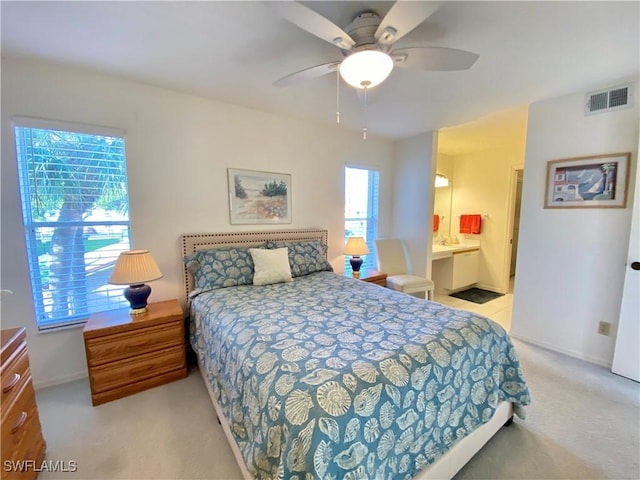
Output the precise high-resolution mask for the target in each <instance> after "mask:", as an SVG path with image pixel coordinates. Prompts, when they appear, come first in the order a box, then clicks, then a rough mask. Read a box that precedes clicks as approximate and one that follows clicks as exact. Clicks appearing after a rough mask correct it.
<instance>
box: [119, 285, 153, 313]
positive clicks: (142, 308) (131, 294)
mask: <svg viewBox="0 0 640 480" xmlns="http://www.w3.org/2000/svg"><path fill="white" fill-rule="evenodd" d="M149 295H151V287H150V286H149V285H146V284H144V283H143V284H140V285H131V286H129V287H128V288H126V289H125V291H124V298H126V299H127V300H128V301H129V306H130V307H131V312H130V313H131V314H132V315H140V314H141V313H144V312H146V311H147V298H149Z"/></svg>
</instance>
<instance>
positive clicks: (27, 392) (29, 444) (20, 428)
mask: <svg viewBox="0 0 640 480" xmlns="http://www.w3.org/2000/svg"><path fill="white" fill-rule="evenodd" d="M3 413H5V412H3ZM43 445H44V440H43V439H42V433H41V428H40V420H39V419H38V408H37V406H36V397H35V393H34V391H33V385H32V383H31V382H27V383H26V385H25V386H24V387H23V388H22V390H20V392H19V393H18V396H17V398H16V401H15V402H14V403H13V404H12V405H11V406H8V411H7V412H6V413H5V414H4V415H3V421H2V458H3V460H4V459H12V460H26V459H31V460H33V459H34V458H35V457H36V456H39V455H38V453H39V451H40V449H41V448H42V447H43Z"/></svg>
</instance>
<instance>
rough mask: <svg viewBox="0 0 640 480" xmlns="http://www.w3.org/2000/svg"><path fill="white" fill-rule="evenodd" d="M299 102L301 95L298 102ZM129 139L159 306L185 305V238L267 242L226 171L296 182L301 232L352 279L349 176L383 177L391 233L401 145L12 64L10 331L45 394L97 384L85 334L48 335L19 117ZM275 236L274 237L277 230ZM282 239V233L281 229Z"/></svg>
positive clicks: (7, 133) (6, 241) (133, 204)
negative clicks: (22, 340) (236, 202)
mask: <svg viewBox="0 0 640 480" xmlns="http://www.w3.org/2000/svg"><path fill="white" fill-rule="evenodd" d="M292 94H294V93H293V92H292ZM14 115H20V116H32V117H40V118H46V119H51V120H63V121H69V122H79V123H86V124H93V125H103V126H112V127H119V128H123V129H125V130H126V151H127V169H128V178H129V199H130V208H131V212H130V215H131V230H132V243H133V247H134V248H148V249H150V250H151V252H152V253H153V255H154V257H155V259H156V260H157V262H158V265H159V267H160V269H161V271H162V272H163V274H164V278H162V279H161V280H158V281H156V282H153V283H152V285H151V286H152V288H153V292H152V294H151V297H150V301H159V300H164V299H169V298H180V299H182V297H183V288H182V263H181V258H180V251H179V243H178V237H179V236H180V235H181V234H183V233H188V232H203V231H233V230H259V229H263V228H268V227H262V226H257V225H256V226H241V227H237V226H231V225H230V224H229V207H228V197H227V173H226V169H227V168H229V167H231V168H246V169H256V170H267V171H273V172H282V173H290V174H291V175H292V197H293V221H292V223H291V224H289V225H283V226H280V227H283V228H303V227H323V228H328V229H329V257H330V259H331V260H332V263H333V265H334V267H335V268H336V270H337V271H342V269H343V257H342V247H343V242H344V240H343V235H344V186H343V182H344V164H345V163H346V162H352V163H358V164H360V165H368V166H371V167H377V168H379V169H380V171H381V176H380V191H381V198H380V206H381V210H380V232H381V234H385V235H386V234H388V232H390V215H391V204H392V188H391V185H392V184H391V181H392V180H391V178H392V171H391V159H392V153H393V152H392V144H391V142H388V141H386V140H380V139H376V138H371V137H370V138H369V139H368V140H366V141H363V140H362V138H361V136H360V133H356V132H349V131H346V130H344V129H341V128H339V127H336V128H330V127H323V126H318V125H314V124H310V123H305V122H302V121H299V120H291V119H286V118H284V117H280V116H277V115H272V114H267V113H262V112H259V111H255V110H250V109H247V108H243V107H237V106H233V105H229V104H225V103H221V102H218V101H214V100H209V99H204V98H200V97H196V96H191V95H186V94H182V93H178V92H175V91H171V90H166V89H161V88H156V87H152V86H148V85H144V84H140V83H134V82H130V81H125V80H120V79H116V78H113V77H107V76H103V75H97V74H94V73H90V72H84V71H79V70H75V71H74V70H70V69H65V68H62V67H56V66H52V65H45V64H40V63H32V62H26V61H18V60H12V59H6V58H3V59H2V171H1V173H2V184H1V185H2V256H1V270H2V279H1V281H2V283H1V285H2V288H9V289H11V290H13V291H14V292H15V294H14V295H13V296H8V297H3V299H2V328H7V327H15V326H24V327H26V328H27V335H28V343H29V351H30V353H29V356H30V360H31V369H32V373H33V378H34V381H35V384H36V386H43V385H46V384H52V383H57V382H60V381H65V380H70V379H73V378H78V377H80V376H83V375H84V374H86V362H85V354H84V345H83V341H82V330H81V328H74V329H70V330H63V331H57V332H53V333H43V334H38V333H37V330H36V327H35V320H34V311H33V305H32V300H31V287H30V283H29V274H28V268H27V258H26V248H25V242H24V231H23V227H22V217H21V215H22V214H21V210H20V206H19V205H20V197H19V190H18V180H17V168H16V160H15V146H14V140H13V131H12V126H11V117H12V116H14ZM272 228H274V227H272ZM276 228H277V227H276Z"/></svg>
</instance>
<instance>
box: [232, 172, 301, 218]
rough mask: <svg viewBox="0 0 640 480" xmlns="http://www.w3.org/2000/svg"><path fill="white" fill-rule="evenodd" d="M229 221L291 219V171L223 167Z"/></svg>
mask: <svg viewBox="0 0 640 480" xmlns="http://www.w3.org/2000/svg"><path fill="white" fill-rule="evenodd" d="M227 174H228V177H229V178H228V180H229V212H230V220H231V224H232V225H241V224H265V223H291V175H289V174H285V173H271V172H259V171H254V170H238V169H234V168H229V169H227Z"/></svg>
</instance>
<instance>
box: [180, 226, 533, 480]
mask: <svg viewBox="0 0 640 480" xmlns="http://www.w3.org/2000/svg"><path fill="white" fill-rule="evenodd" d="M181 240H182V249H183V252H182V253H183V256H185V257H187V258H191V259H192V260H193V258H196V257H198V258H200V259H201V258H203V255H204V254H205V253H207V254H209V253H211V252H214V255H216V258H215V261H216V262H218V263H217V266H218V267H219V266H220V263H221V259H222V260H224V261H222V263H224V264H228V265H231V270H228V271H231V272H232V273H233V275H230V277H233V278H223V279H220V278H219V277H225V275H226V274H225V273H224V272H225V271H224V269H222V270H220V269H218V270H220V271H217V270H216V268H217V267H215V266H214V267H213V270H214V273H213V274H212V275H211V274H210V275H209V277H208V278H209V280H211V279H212V278H213V279H214V282H213V283H215V285H213V287H212V286H211V282H209V283H207V282H203V281H202V274H201V273H202V271H204V270H205V268H204V267H203V266H202V265H205V264H206V262H205V261H203V260H199V261H200V264H198V265H200V267H198V265H196V266H195V267H194V265H193V262H191V263H189V262H185V265H187V264H189V268H187V267H186V266H185V271H184V279H185V295H186V296H187V298H188V300H189V308H190V341H191V344H192V347H193V349H194V352H195V353H196V356H197V359H198V365H199V369H200V373H201V375H202V378H203V380H204V383H205V385H206V386H207V389H208V391H209V394H210V397H211V400H212V403H213V405H214V408H215V410H216V413H217V415H218V418H219V420H220V422H221V424H222V427H223V429H224V431H225V435H226V437H227V439H228V441H229V443H230V445H231V447H232V450H233V451H234V455H235V457H236V461H237V462H238V465H239V466H240V469H241V471H242V474H243V476H244V477H245V478H247V479H248V478H287V479H300V480H301V479H311V478H320V479H341V478H344V479H369V478H407V479H408V478H420V479H427V478H452V477H453V476H454V475H455V474H456V473H457V472H458V471H459V469H460V468H461V467H462V466H463V465H464V464H465V463H466V462H467V461H468V460H469V459H470V458H471V457H472V456H473V455H474V454H475V453H476V452H477V451H478V450H479V449H480V448H481V447H482V446H483V445H484V444H485V443H486V442H487V441H488V440H489V439H490V438H491V437H492V436H493V435H494V434H495V433H496V432H497V431H498V430H499V429H500V428H501V427H502V426H503V425H504V424H508V423H510V421H511V418H512V415H513V414H514V413H515V414H516V415H518V416H519V417H521V418H524V406H526V405H527V404H528V403H529V402H530V398H529V392H528V389H527V385H526V383H525V380H524V378H523V375H522V371H521V369H520V366H519V362H518V358H517V355H516V352H515V350H514V348H513V345H512V344H511V341H510V339H509V337H508V335H507V334H506V333H505V331H504V330H503V329H502V327H500V326H499V325H497V324H496V323H494V322H492V321H491V320H489V319H486V318H484V317H481V316H478V315H476V314H472V313H470V312H466V311H462V310H455V309H452V308H449V307H447V306H444V305H441V304H438V303H435V302H429V301H426V300H422V299H417V298H415V297H412V296H409V295H406V294H403V293H400V292H395V291H393V290H389V289H385V288H383V287H379V286H377V285H373V284H369V283H367V282H362V281H360V280H355V279H352V278H347V277H344V276H342V275H339V274H336V273H334V272H332V271H330V265H328V263H327V262H326V244H327V231H326V230H323V229H302V230H278V231H267V232H235V233H217V234H189V235H183V236H182V239H181ZM318 245H322V249H318V248H317V247H318ZM300 246H304V247H305V248H306V247H309V248H310V247H311V246H313V249H312V250H309V251H311V254H310V255H308V253H309V251H306V253H304V252H303V253H304V254H298V256H297V257H296V258H297V261H298V263H299V265H295V262H296V260H295V258H294V256H293V255H294V250H295V249H296V248H298V247H300ZM284 247H286V248H284ZM249 248H260V249H263V248H270V249H278V248H280V249H281V250H282V249H284V250H285V251H288V253H289V261H290V262H291V270H292V272H294V276H295V278H293V281H287V282H282V283H273V284H266V285H252V284H250V277H247V275H245V280H243V279H242V272H241V271H244V272H245V274H246V273H247V272H248V270H247V269H249V270H251V268H252V267H253V266H252V265H247V264H246V263H247V262H246V260H247V257H246V251H247V250H248V249H249ZM300 248H302V247H300ZM198 252H199V253H198ZM254 253H255V252H254ZM298 253H300V252H298ZM229 255H232V256H233V255H235V257H234V258H231V257H230V256H229ZM242 255H245V256H244V257H242ZM319 256H324V258H323V259H321V258H318V257H319ZM218 257H219V258H218ZM249 258H251V256H249ZM209 260H210V259H209ZM323 260H324V262H323ZM249 263H251V262H249ZM309 265H311V266H309ZM327 266H328V268H327ZM210 267H211V265H207V268H208V269H209V271H210V270H211V268H210ZM198 268H200V271H198ZM257 269H258V265H257V264H256V275H257V271H258V270H257ZM194 271H195V272H197V273H196V275H195V277H194V275H193V274H192V272H194ZM220 272H222V273H220ZM296 273H297V274H296ZM247 278H249V279H247ZM256 278H257V277H256ZM238 279H239V280H238Z"/></svg>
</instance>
